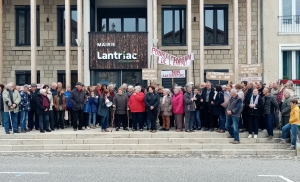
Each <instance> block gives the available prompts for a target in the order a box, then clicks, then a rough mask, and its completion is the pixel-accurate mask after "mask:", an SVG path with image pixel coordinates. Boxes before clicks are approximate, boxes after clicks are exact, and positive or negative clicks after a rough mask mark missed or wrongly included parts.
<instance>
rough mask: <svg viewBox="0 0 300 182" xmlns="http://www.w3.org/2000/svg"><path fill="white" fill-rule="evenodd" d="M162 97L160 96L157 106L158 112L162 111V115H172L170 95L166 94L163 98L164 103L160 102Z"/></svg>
mask: <svg viewBox="0 0 300 182" xmlns="http://www.w3.org/2000/svg"><path fill="white" fill-rule="evenodd" d="M163 98H164V97H161V98H160V104H159V107H158V111H159V114H160V113H161V112H163V113H162V115H164V116H172V97H170V96H167V97H166V99H165V103H164V104H162V103H163Z"/></svg>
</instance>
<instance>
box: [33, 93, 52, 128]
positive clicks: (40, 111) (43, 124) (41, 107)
mask: <svg viewBox="0 0 300 182" xmlns="http://www.w3.org/2000/svg"><path fill="white" fill-rule="evenodd" d="M49 109H50V100H49V99H48V97H47V93H46V90H45V89H41V90H40V95H39V96H38V97H37V99H36V113H37V115H39V125H40V132H41V133H45V131H46V132H51V130H49Z"/></svg>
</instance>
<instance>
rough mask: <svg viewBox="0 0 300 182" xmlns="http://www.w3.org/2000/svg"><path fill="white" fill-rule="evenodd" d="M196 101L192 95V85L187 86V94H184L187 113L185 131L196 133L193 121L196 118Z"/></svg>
mask: <svg viewBox="0 0 300 182" xmlns="http://www.w3.org/2000/svg"><path fill="white" fill-rule="evenodd" d="M195 100H197V99H196V98H195V97H194V96H193V94H192V85H186V92H185V94H184V112H185V131H186V132H194V130H193V121H194V118H195V113H194V112H195Z"/></svg>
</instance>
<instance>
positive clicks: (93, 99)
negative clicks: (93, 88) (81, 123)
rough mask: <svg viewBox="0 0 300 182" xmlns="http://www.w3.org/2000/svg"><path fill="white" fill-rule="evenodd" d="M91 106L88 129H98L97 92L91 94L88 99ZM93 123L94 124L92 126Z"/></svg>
mask: <svg viewBox="0 0 300 182" xmlns="http://www.w3.org/2000/svg"><path fill="white" fill-rule="evenodd" d="M88 102H89V105H90V113H89V121H88V128H93V129H96V115H97V110H98V96H95V92H91V95H90V97H89V99H88ZM91 123H93V124H92V125H91Z"/></svg>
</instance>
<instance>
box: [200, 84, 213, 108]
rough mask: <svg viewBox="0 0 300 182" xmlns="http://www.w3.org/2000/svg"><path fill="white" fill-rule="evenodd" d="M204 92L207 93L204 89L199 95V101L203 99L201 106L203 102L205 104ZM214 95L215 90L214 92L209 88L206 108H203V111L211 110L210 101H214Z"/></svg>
mask: <svg viewBox="0 0 300 182" xmlns="http://www.w3.org/2000/svg"><path fill="white" fill-rule="evenodd" d="M206 91H207V88H204V89H203V90H202V94H201V99H203V104H205V102H206ZM214 95H215V90H214V88H211V91H210V93H209V100H208V108H205V109H208V110H212V107H211V101H213V100H214Z"/></svg>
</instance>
